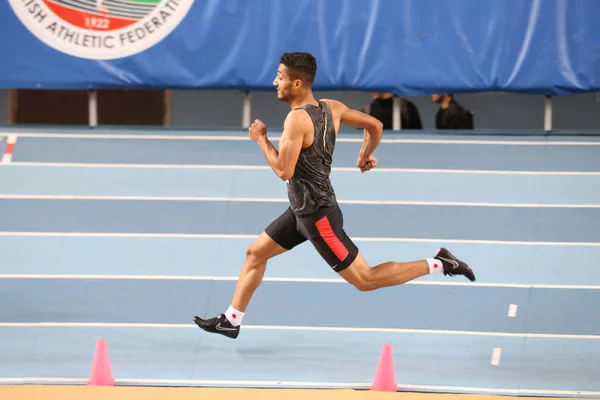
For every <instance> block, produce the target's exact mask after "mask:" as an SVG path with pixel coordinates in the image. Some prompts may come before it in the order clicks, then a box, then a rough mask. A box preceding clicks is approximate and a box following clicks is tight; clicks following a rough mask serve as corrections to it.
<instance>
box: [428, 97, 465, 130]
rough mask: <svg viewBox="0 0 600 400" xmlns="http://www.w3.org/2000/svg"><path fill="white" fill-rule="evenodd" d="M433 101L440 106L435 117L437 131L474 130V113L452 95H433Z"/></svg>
mask: <svg viewBox="0 0 600 400" xmlns="http://www.w3.org/2000/svg"><path fill="white" fill-rule="evenodd" d="M431 100H432V101H433V102H434V103H438V104H439V105H440V109H439V110H438V112H437V113H436V115H435V128H436V129H473V113H472V112H471V111H470V110H467V109H466V108H464V107H463V106H461V105H460V104H458V102H457V101H456V100H454V95H452V94H432V95H431Z"/></svg>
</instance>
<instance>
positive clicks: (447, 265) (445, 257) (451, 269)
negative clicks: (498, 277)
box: [434, 247, 475, 282]
mask: <svg viewBox="0 0 600 400" xmlns="http://www.w3.org/2000/svg"><path fill="white" fill-rule="evenodd" d="M434 258H435V259H437V260H440V261H441V262H442V265H443V266H444V275H450V276H453V275H464V276H466V277H467V279H469V280H470V281H471V282H473V281H474V280H475V274H474V273H473V270H471V268H470V267H469V265H468V264H467V263H466V262H464V261H461V260H459V259H458V258H456V257H454V255H453V254H452V253H450V252H449V251H448V249H445V248H443V247H442V248H440V249H438V251H437V252H436V253H435V256H434Z"/></svg>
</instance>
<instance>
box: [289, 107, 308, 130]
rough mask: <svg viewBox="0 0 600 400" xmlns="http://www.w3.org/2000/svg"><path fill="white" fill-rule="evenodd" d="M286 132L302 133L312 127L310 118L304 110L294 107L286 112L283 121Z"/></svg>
mask: <svg viewBox="0 0 600 400" xmlns="http://www.w3.org/2000/svg"><path fill="white" fill-rule="evenodd" d="M283 129H284V130H285V131H287V132H296V133H304V132H306V131H310V130H311V129H312V119H311V118H310V115H309V114H308V112H306V110H304V109H302V108H296V109H293V110H291V111H290V112H288V113H287V115H286V117H285V121H284V123H283Z"/></svg>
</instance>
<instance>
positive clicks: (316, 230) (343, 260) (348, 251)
mask: <svg viewBox="0 0 600 400" xmlns="http://www.w3.org/2000/svg"><path fill="white" fill-rule="evenodd" d="M265 232H266V234H267V235H269V237H270V238H271V239H273V240H274V241H275V242H276V243H277V244H279V245H280V246H281V247H283V248H284V249H286V250H291V249H293V248H294V247H296V246H298V245H299V244H302V243H304V242H305V241H307V240H309V241H310V242H311V243H312V245H313V246H314V247H315V249H317V251H318V252H319V254H320V255H321V257H322V258H323V259H324V260H325V261H326V262H327V264H329V266H330V267H331V268H333V270H334V271H336V272H340V271H342V270H344V269H346V268H348V267H349V266H350V264H352V262H354V260H355V259H356V256H357V255H358V247H356V245H355V244H354V243H353V242H352V240H351V239H350V238H349V237H348V235H346V232H344V217H343V215H342V210H340V208H339V206H337V205H335V206H331V207H323V208H320V209H319V210H317V211H316V212H315V213H313V214H311V215H308V216H296V215H295V214H294V212H293V211H292V210H291V208H288V209H287V210H286V211H284V213H283V214H281V215H280V216H279V217H278V218H277V219H276V220H275V221H273V222H272V223H271V224H270V225H269V226H268V227H267V229H265Z"/></svg>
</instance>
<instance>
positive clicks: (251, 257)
mask: <svg viewBox="0 0 600 400" xmlns="http://www.w3.org/2000/svg"><path fill="white" fill-rule="evenodd" d="M246 260H247V261H249V262H250V263H251V264H262V263H263V262H265V261H267V260H266V258H265V255H264V251H261V247H260V245H259V244H258V243H256V242H253V243H251V244H250V245H249V246H248V247H246Z"/></svg>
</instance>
